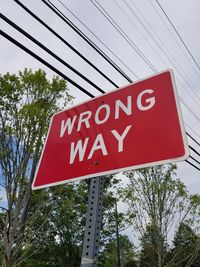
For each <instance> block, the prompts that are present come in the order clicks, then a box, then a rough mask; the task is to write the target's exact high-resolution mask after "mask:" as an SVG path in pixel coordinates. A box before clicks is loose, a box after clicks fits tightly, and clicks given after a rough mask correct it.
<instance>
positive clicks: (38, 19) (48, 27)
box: [13, 0, 119, 88]
mask: <svg viewBox="0 0 200 267" xmlns="http://www.w3.org/2000/svg"><path fill="white" fill-rule="evenodd" d="M13 1H14V2H16V3H17V4H18V5H19V6H20V7H21V8H23V9H24V10H25V11H26V12H27V13H28V14H29V15H31V16H32V17H33V18H34V19H36V20H37V21H38V22H39V23H40V24H42V25H43V26H44V27H45V28H46V29H47V30H49V31H50V32H51V33H53V35H55V36H56V37H57V38H58V39H59V40H61V41H62V42H63V43H64V44H65V45H67V46H68V47H69V48H70V49H71V50H72V51H73V52H74V53H76V54H77V55H78V56H79V57H80V58H81V59H83V60H84V61H85V62H86V63H87V64H89V65H90V66H91V67H92V68H94V69H95V70H96V71H97V72H98V73H99V74H101V76H103V77H104V78H105V79H106V80H107V81H109V82H110V83H111V84H112V85H114V86H115V87H117V88H118V87H119V86H118V85H117V84H116V83H114V82H113V81H112V80H111V79H110V78H108V76H107V75H105V74H104V73H103V72H102V71H100V70H99V69H98V68H97V67H96V66H95V65H94V64H93V63H92V62H90V61H89V60H88V59H87V58H86V57H84V56H83V55H82V54H81V53H80V52H79V51H78V50H77V49H75V48H74V47H73V46H72V45H71V44H69V43H68V42H67V41H66V40H65V39H64V38H62V37H61V36H60V35H59V34H58V33H57V32H55V31H54V30H53V29H52V28H51V27H50V26H48V25H47V24H46V23H45V22H44V21H43V20H41V19H40V18H39V17H38V16H36V15H35V14H34V13H33V12H32V11H31V10H30V9H28V8H27V7H26V6H25V5H23V4H22V3H21V2H20V1H18V0H13Z"/></svg>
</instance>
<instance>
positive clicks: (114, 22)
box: [90, 0, 158, 73]
mask: <svg viewBox="0 0 200 267" xmlns="http://www.w3.org/2000/svg"><path fill="white" fill-rule="evenodd" d="M90 2H91V3H92V4H93V5H94V6H95V7H96V8H97V9H98V10H99V12H100V13H101V14H102V15H103V16H104V17H105V18H106V20H107V21H108V22H109V23H110V24H111V25H112V26H113V27H114V28H115V29H116V30H117V32H118V33H119V34H120V35H121V36H122V37H123V39H124V40H125V41H126V42H127V43H128V44H129V45H130V46H131V47H132V48H133V50H134V51H135V52H136V53H137V54H138V55H139V56H140V57H141V58H142V60H143V61H144V62H145V63H146V64H147V65H148V66H149V68H150V69H151V70H152V71H153V72H154V73H155V72H158V71H157V69H156V68H155V67H154V66H153V65H152V64H151V62H150V61H149V60H148V59H147V58H146V57H145V55H144V54H143V53H142V52H141V51H140V49H139V48H138V47H137V46H136V45H135V44H134V43H133V42H132V40H131V39H130V38H129V37H128V35H127V34H126V33H125V32H124V31H123V30H122V28H121V27H120V26H119V25H118V24H117V23H116V21H115V20H114V19H113V18H112V17H111V16H110V15H109V14H108V12H106V10H105V9H104V8H103V7H102V6H101V5H100V4H99V3H98V2H97V1H96V0H94V1H93V0H90Z"/></svg>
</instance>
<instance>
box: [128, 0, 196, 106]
mask: <svg viewBox="0 0 200 267" xmlns="http://www.w3.org/2000/svg"><path fill="white" fill-rule="evenodd" d="M123 2H124V3H125V4H126V6H127V7H128V9H129V10H130V11H131V13H132V14H133V15H134V16H135V17H136V19H137V20H138V21H139V22H140V24H141V25H142V26H143V28H144V29H145V31H146V32H147V33H148V34H149V36H150V37H151V38H152V39H153V41H154V42H155V43H156V44H157V46H158V47H159V49H160V50H161V51H162V52H163V54H164V55H165V56H166V58H167V59H168V60H169V62H170V63H171V64H172V66H174V69H176V71H177V73H179V75H180V76H181V77H182V79H183V80H184V81H185V83H186V84H187V85H188V86H189V87H190V88H191V90H192V92H193V93H194V94H195V96H196V97H197V98H198V99H199V100H200V96H199V95H198V93H197V91H196V90H195V89H194V88H193V85H192V84H191V83H189V82H188V80H189V79H188V80H187V79H186V74H185V73H184V72H183V70H182V67H181V66H180V65H179V64H178V62H177V60H176V58H175V57H173V55H172V54H171V55H170V56H171V58H170V56H169V54H170V52H169V50H168V48H167V46H166V45H165V43H163V41H162V40H161V38H160V36H158V35H157V34H156V32H155V30H154V29H153V27H152V26H151V24H150V23H149V22H148V21H147V19H146V17H145V16H144V15H143V14H142V12H141V11H140V9H139V8H138V7H137V5H136V4H135V3H134V2H133V0H131V2H132V4H133V6H134V7H135V9H137V10H138V12H139V14H140V16H141V17H142V19H140V18H139V16H138V15H137V14H136V12H135V11H134V10H133V8H132V7H131V6H130V5H129V4H128V3H127V0H123ZM143 21H145V22H146V24H147V25H148V26H149V27H150V29H151V30H152V31H153V33H154V35H155V36H156V38H157V39H158V40H159V42H160V43H161V45H160V44H159V42H158V41H157V40H156V38H155V37H154V35H153V34H152V33H151V31H149V29H148V28H147V27H146V25H145V24H144V23H143ZM163 47H164V48H165V50H166V51H165V50H164V49H163ZM175 64H176V65H175ZM180 70H181V71H180ZM182 73H183V74H182ZM186 88H187V87H186ZM190 96H191V97H192V95H191V94H190ZM192 99H193V100H194V102H196V98H194V97H192ZM196 104H197V105H199V103H198V102H196Z"/></svg>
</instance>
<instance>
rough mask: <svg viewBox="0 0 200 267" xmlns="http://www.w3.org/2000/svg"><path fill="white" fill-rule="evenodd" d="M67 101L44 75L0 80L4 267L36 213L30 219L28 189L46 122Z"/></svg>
mask: <svg viewBox="0 0 200 267" xmlns="http://www.w3.org/2000/svg"><path fill="white" fill-rule="evenodd" d="M71 99H72V97H71V96H70V95H69V94H68V90H67V88H66V82H65V81H64V80H62V79H59V77H54V78H53V79H52V81H48V80H47V78H46V74H45V72H44V71H42V70H38V71H35V72H32V71H31V70H27V69H25V70H24V71H23V72H19V74H18V75H15V74H9V73H7V74H5V75H3V76H0V143H1V146H0V168H1V170H2V174H3V181H2V182H1V185H2V187H4V189H5V191H6V201H7V205H6V207H2V209H3V210H4V214H5V223H4V227H3V248H2V249H3V254H4V260H3V265H2V266H12V267H13V266H15V265H16V262H17V259H18V258H19V257H20V255H21V253H22V248H23V245H24V233H25V229H26V226H27V225H28V224H30V223H31V220H33V217H34V216H35V215H36V213H37V211H36V212H35V214H34V216H33V217H29V214H28V213H29V203H30V198H31V184H32V181H33V178H34V174H35V170H36V167H37V164H38V160H39V156H40V154H41V149H42V146H43V142H44V139H45V136H46V133H47V129H48V126H49V121H50V118H51V116H52V115H53V113H55V112H56V111H58V109H59V107H61V106H65V105H66V104H67V103H68V102H69V101H70V100H71ZM61 100H62V101H61ZM61 102H62V103H64V104H63V105H61V104H60V103H61ZM35 194H37V193H35ZM38 195H39V193H38ZM43 195H44V194H43ZM43 197H44V196H42V198H43ZM38 199H40V198H39V197H38Z"/></svg>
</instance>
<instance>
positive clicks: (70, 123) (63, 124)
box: [60, 116, 76, 138]
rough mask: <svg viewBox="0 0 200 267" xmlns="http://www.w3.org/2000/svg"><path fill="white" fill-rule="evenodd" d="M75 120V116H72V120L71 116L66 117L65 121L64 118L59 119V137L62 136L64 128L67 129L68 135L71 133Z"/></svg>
mask: <svg viewBox="0 0 200 267" xmlns="http://www.w3.org/2000/svg"><path fill="white" fill-rule="evenodd" d="M75 121H76V116H74V117H73V119H72V121H71V118H68V119H67V120H66V122H65V121H64V120H62V121H61V128H60V138H61V137H63V135H64V134H65V131H66V129H68V135H69V134H71V133H72V130H73V127H74V123H75Z"/></svg>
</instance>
